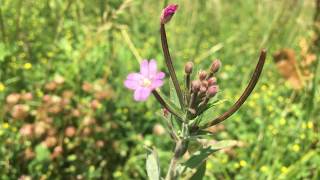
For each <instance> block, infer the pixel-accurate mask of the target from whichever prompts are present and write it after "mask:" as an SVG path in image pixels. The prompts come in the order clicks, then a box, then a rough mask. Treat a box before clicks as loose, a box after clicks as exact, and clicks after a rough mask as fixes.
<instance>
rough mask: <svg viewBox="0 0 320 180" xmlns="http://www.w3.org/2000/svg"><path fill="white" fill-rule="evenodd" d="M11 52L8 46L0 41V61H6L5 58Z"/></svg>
mask: <svg viewBox="0 0 320 180" xmlns="http://www.w3.org/2000/svg"><path fill="white" fill-rule="evenodd" d="M9 54H10V51H9V50H8V49H7V48H6V46H5V44H4V43H0V62H2V61H4V58H5V57H6V56H7V55H9Z"/></svg>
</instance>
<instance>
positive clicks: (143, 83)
mask: <svg viewBox="0 0 320 180" xmlns="http://www.w3.org/2000/svg"><path fill="white" fill-rule="evenodd" d="M141 85H142V86H143V87H150V86H151V81H150V80H149V79H147V78H144V79H143V80H142V83H141Z"/></svg>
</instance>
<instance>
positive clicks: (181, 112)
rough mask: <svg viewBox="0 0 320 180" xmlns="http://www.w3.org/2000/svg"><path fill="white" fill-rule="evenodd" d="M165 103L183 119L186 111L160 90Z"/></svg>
mask: <svg viewBox="0 0 320 180" xmlns="http://www.w3.org/2000/svg"><path fill="white" fill-rule="evenodd" d="M158 93H159V94H160V95H161V97H162V98H163V100H164V101H165V103H166V104H167V105H168V106H169V108H170V109H171V110H172V111H173V112H174V113H175V114H176V115H177V116H178V117H179V118H180V119H183V117H184V113H183V111H181V109H180V108H179V107H178V106H177V105H176V104H175V103H174V102H172V101H171V100H170V99H169V98H168V97H167V96H165V95H164V94H163V93H162V92H160V91H159V92H158Z"/></svg>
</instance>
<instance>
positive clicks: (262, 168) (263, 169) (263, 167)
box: [260, 166, 268, 173]
mask: <svg viewBox="0 0 320 180" xmlns="http://www.w3.org/2000/svg"><path fill="white" fill-rule="evenodd" d="M260 171H261V172H264V173H265V172H267V171H268V167H267V166H261V168H260Z"/></svg>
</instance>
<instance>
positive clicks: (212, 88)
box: [207, 86, 219, 97]
mask: <svg viewBox="0 0 320 180" xmlns="http://www.w3.org/2000/svg"><path fill="white" fill-rule="evenodd" d="M218 90H219V86H210V87H209V89H208V91H207V95H208V96H209V97H213V96H215V95H216V94H217V92H218Z"/></svg>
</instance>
